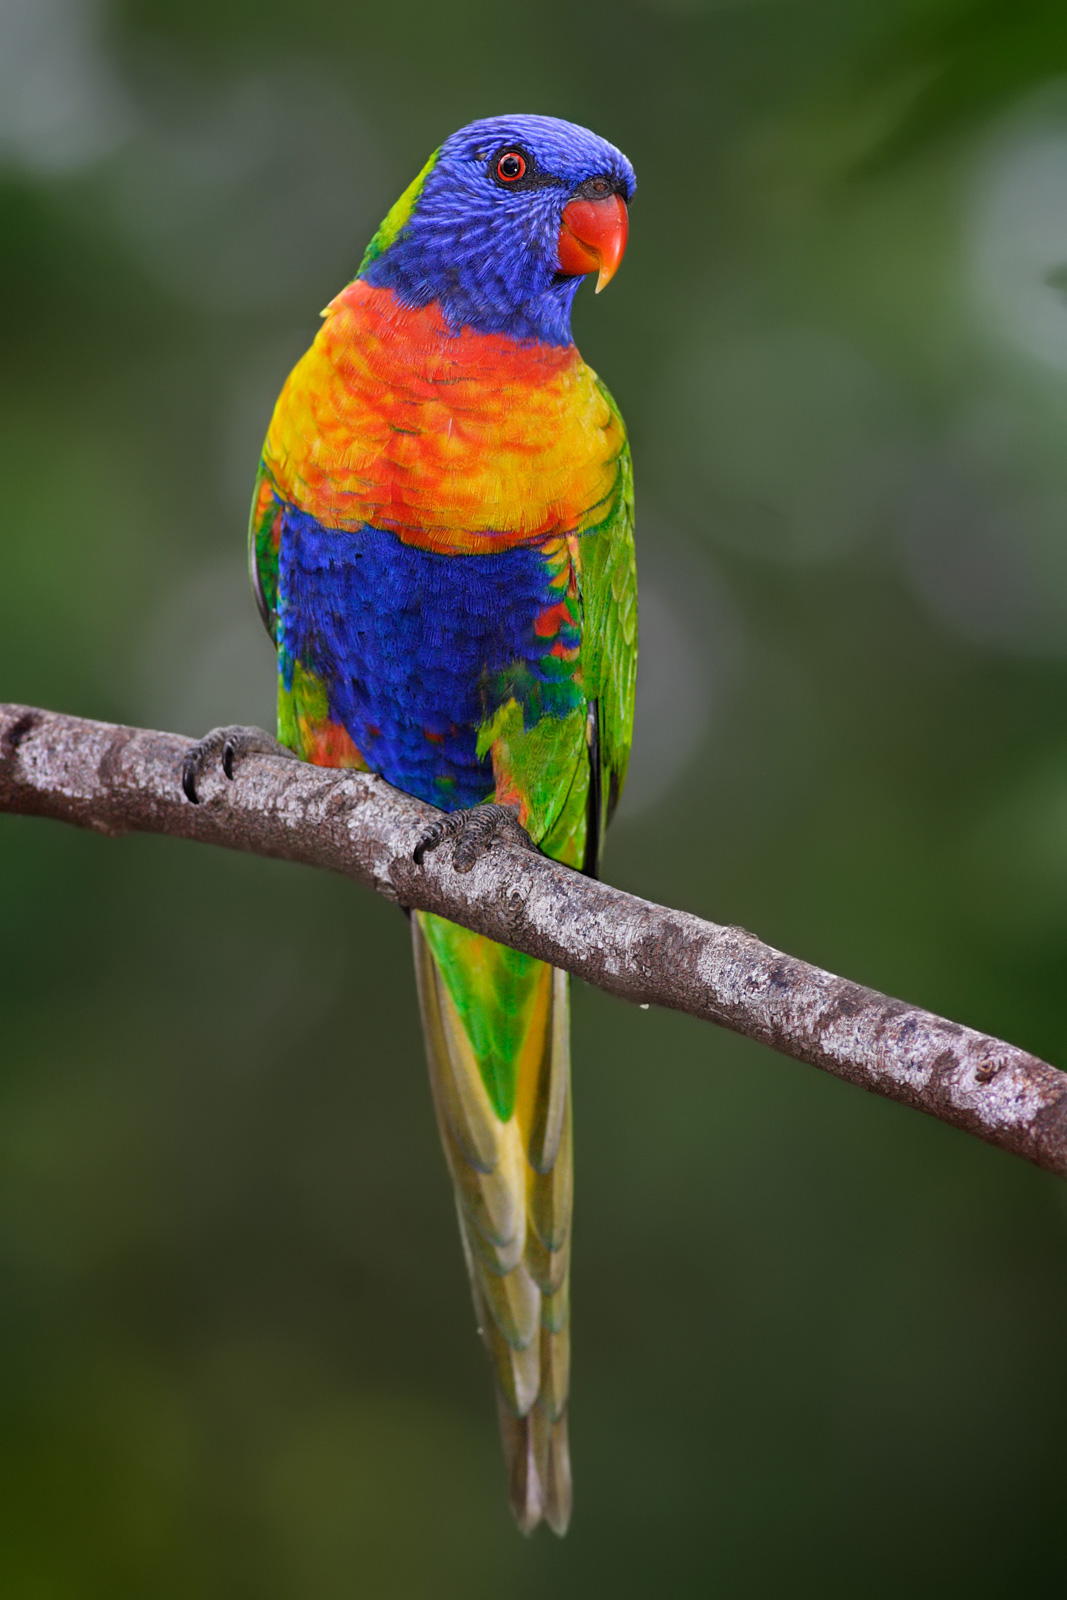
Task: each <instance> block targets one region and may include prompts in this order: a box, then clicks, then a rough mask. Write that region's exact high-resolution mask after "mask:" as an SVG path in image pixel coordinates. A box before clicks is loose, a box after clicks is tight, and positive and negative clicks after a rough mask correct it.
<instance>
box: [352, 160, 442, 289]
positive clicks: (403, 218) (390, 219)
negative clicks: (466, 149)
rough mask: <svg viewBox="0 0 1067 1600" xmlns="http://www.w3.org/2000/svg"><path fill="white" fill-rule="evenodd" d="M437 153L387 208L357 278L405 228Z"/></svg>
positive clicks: (365, 252) (383, 252) (364, 254)
mask: <svg viewBox="0 0 1067 1600" xmlns="http://www.w3.org/2000/svg"><path fill="white" fill-rule="evenodd" d="M439 153H440V152H439V151H437V150H435V151H434V153H433V155H432V156H431V157H430V159H429V161H427V163H426V165H425V166H424V167H423V169H422V171H421V172H420V173H419V175H418V177H417V178H414V179H412V181H411V183H409V184H408V186H407V188H406V189H405V190H404V193H403V194H402V195H401V196H400V199H399V200H397V201H396V202H395V204H393V205H391V206H390V207H389V210H388V211H387V212H386V214H385V219H384V221H383V222H382V225H381V227H380V228H379V229H378V232H377V233H376V234H375V235H374V238H373V239H372V240H371V242H370V244H369V245H368V246H367V248H366V250H365V251H364V253H363V260H362V261H361V262H360V264H359V271H358V272H357V273H356V277H357V278H359V277H362V275H363V273H364V272H366V270H367V268H368V267H369V266H370V264H371V262H372V261H377V259H378V257H379V256H380V255H384V254H385V252H386V250H388V248H389V246H390V245H391V244H392V243H393V241H394V240H395V239H396V238H397V236H398V234H399V233H400V230H401V229H402V228H403V227H405V226H406V224H407V221H408V218H409V217H410V216H411V213H412V212H413V211H414V209H415V202H416V200H417V199H418V198H419V195H420V194H421V192H422V186H423V184H424V183H425V182H426V179H427V178H428V177H429V176H430V173H431V172H432V171H433V169H434V163H435V162H436V160H437V157H438V155H439Z"/></svg>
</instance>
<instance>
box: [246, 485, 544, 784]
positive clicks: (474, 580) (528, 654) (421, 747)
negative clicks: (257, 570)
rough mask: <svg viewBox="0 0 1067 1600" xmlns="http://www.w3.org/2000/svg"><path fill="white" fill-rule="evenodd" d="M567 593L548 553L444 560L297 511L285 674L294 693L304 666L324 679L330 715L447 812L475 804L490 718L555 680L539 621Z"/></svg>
mask: <svg viewBox="0 0 1067 1600" xmlns="http://www.w3.org/2000/svg"><path fill="white" fill-rule="evenodd" d="M556 598H558V594H553V592H552V591H551V589H550V586H549V574H548V571H547V568H546V565H545V561H544V558H543V557H542V555H541V554H540V552H539V551H537V550H531V549H512V550H506V551H502V552H501V553H500V554H497V555H460V556H448V555H438V554H436V553H435V552H433V551H428V550H417V549H415V548H414V547H413V546H411V545H405V544H402V543H401V542H400V540H399V539H397V538H396V536H395V535H394V534H391V533H381V532H379V531H378V530H377V529H375V528H362V529H360V530H359V531H358V532H357V533H345V532H340V531H338V530H336V529H330V528H324V527H323V526H322V525H321V524H320V523H319V522H317V521H316V520H315V518H314V517H311V516H308V515H307V514H306V513H305V512H301V511H297V510H295V509H294V508H292V507H286V509H285V512H284V517H283V523H282V530H281V541H280V548H279V564H278V647H279V670H280V671H281V673H282V675H283V678H284V680H285V685H286V688H291V686H292V678H293V669H294V666H295V663H296V662H297V661H299V662H300V663H301V665H302V666H303V667H304V668H305V669H307V670H308V671H310V672H312V673H313V674H314V675H315V677H317V678H319V679H321V680H322V682H323V683H324V684H325V685H326V691H327V696H328V701H329V707H330V715H331V719H332V720H334V721H336V722H339V723H340V724H341V725H342V726H343V727H344V728H345V729H346V730H347V732H348V734H349V735H350V737H351V738H352V740H353V742H354V743H355V745H356V746H357V748H358V749H359V751H360V753H361V754H362V755H363V757H364V758H365V760H366V761H367V764H368V765H369V766H370V767H371V769H372V770H373V771H375V772H380V773H381V775H382V777H383V778H385V779H387V780H388V782H389V783H392V784H395V785H396V787H397V788H398V789H404V790H406V791H407V792H408V793H409V794H414V795H418V796H419V798H420V799H423V800H427V801H429V802H430V803H431V804H433V805H436V806H440V807H442V808H443V809H444V810H446V811H451V810H456V809H458V808H459V807H461V806H471V805H476V804H477V803H478V802H479V801H481V800H485V799H486V798H487V797H488V796H490V795H491V794H492V791H493V769H492V763H491V761H490V759H489V757H488V756H485V757H483V758H482V759H481V760H479V758H478V755H477V750H476V742H477V736H478V728H479V726H480V725H481V724H482V723H483V722H484V721H485V720H486V718H487V717H491V716H492V715H493V712H494V711H495V710H496V709H497V706H498V705H499V704H500V703H501V701H502V700H503V699H506V698H507V696H508V694H509V693H514V692H516V689H517V688H518V687H519V685H520V683H521V684H523V685H526V686H531V685H533V686H535V687H536V686H540V685H543V686H544V687H545V688H550V687H551V683H552V680H553V679H554V678H556V677H557V676H558V674H557V673H555V672H553V670H552V668H553V667H554V666H555V665H556V664H555V663H554V662H551V661H549V660H547V659H546V649H547V645H546V641H544V640H542V639H539V638H538V637H537V636H536V634H535V633H534V626H533V625H534V621H535V619H536V617H537V616H538V614H539V612H540V611H541V610H542V609H543V608H544V607H546V606H548V605H550V604H552V603H553V600H554V599H556ZM523 697H524V696H523ZM568 698H569V697H568ZM560 709H562V707H561V708H560Z"/></svg>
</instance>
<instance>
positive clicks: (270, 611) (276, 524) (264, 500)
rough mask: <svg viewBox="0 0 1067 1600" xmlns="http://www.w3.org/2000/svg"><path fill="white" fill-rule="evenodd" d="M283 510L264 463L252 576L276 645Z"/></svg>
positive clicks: (253, 515)
mask: <svg viewBox="0 0 1067 1600" xmlns="http://www.w3.org/2000/svg"><path fill="white" fill-rule="evenodd" d="M281 519H282V508H281V502H280V501H279V500H278V497H277V496H276V495H275V493H274V479H273V478H272V477H271V475H270V473H269V471H268V470H267V467H266V465H265V464H264V463H263V462H260V465H259V471H258V472H257V474H256V486H255V489H254V490H253V491H252V509H251V511H250V513H249V517H248V575H249V577H250V578H251V580H252V593H253V594H254V595H255V597H256V605H257V606H258V607H259V614H260V616H261V617H262V618H263V626H264V627H265V628H266V630H267V632H268V633H269V634H270V638H271V643H272V644H273V643H274V641H275V639H276V636H277V621H278V542H279V538H280V536H281Z"/></svg>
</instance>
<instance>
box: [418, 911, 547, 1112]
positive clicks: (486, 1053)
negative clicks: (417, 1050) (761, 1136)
mask: <svg viewBox="0 0 1067 1600" xmlns="http://www.w3.org/2000/svg"><path fill="white" fill-rule="evenodd" d="M417 915H418V917H419V922H420V924H421V926H422V931H423V934H424V935H425V938H426V942H427V944H428V945H429V946H430V949H431V951H432V952H433V956H434V960H435V961H436V962H437V965H438V968H439V970H440V973H441V976H442V978H443V979H444V981H445V986H446V988H447V989H448V992H449V994H450V995H451V996H452V1000H453V1003H454V1004H455V1007H456V1010H457V1011H458V1012H459V1015H460V1019H461V1021H462V1023H463V1026H464V1028H465V1029H466V1032H467V1038H468V1039H469V1040H470V1043H471V1048H472V1050H473V1051H474V1054H475V1057H476V1059H477V1062H478V1070H479V1072H480V1073H481V1076H482V1082H483V1083H484V1085H485V1092H486V1094H488V1096H489V1100H490V1103H491V1105H492V1107H493V1110H494V1111H495V1112H496V1114H497V1116H498V1117H499V1118H500V1120H501V1122H507V1121H508V1120H509V1118H510V1117H511V1115H512V1113H513V1112H514V1110H515V1095H516V1091H517V1089H518V1074H519V1057H520V1055H521V1053H522V1047H523V1043H524V1042H525V1039H526V1036H527V1034H528V1032H529V1029H530V1024H531V1022H532V1021H533V1017H534V1012H535V1009H536V1005H537V998H538V980H539V978H540V976H541V973H542V972H543V971H544V964H543V963H542V962H540V961H538V960H536V959H535V958H534V957H533V956H528V955H524V954H523V953H522V951H520V950H509V949H508V947H507V945H503V944H496V943H494V941H493V940H492V939H487V938H486V937H485V935H484V934H481V933H471V932H470V930H469V929H467V928H459V927H457V926H456V924H455V923H454V922H446V921H445V919H444V918H443V917H435V916H433V915H432V913H430V912H419V913H417Z"/></svg>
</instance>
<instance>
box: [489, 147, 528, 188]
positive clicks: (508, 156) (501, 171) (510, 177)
mask: <svg viewBox="0 0 1067 1600" xmlns="http://www.w3.org/2000/svg"><path fill="white" fill-rule="evenodd" d="M496 175H497V177H498V178H499V179H500V181H501V183H518V181H519V179H520V178H524V177H525V176H526V157H525V156H523V155H521V154H520V152H519V151H518V150H505V151H504V154H503V155H502V156H501V157H500V158H499V160H498V161H497V164H496Z"/></svg>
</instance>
